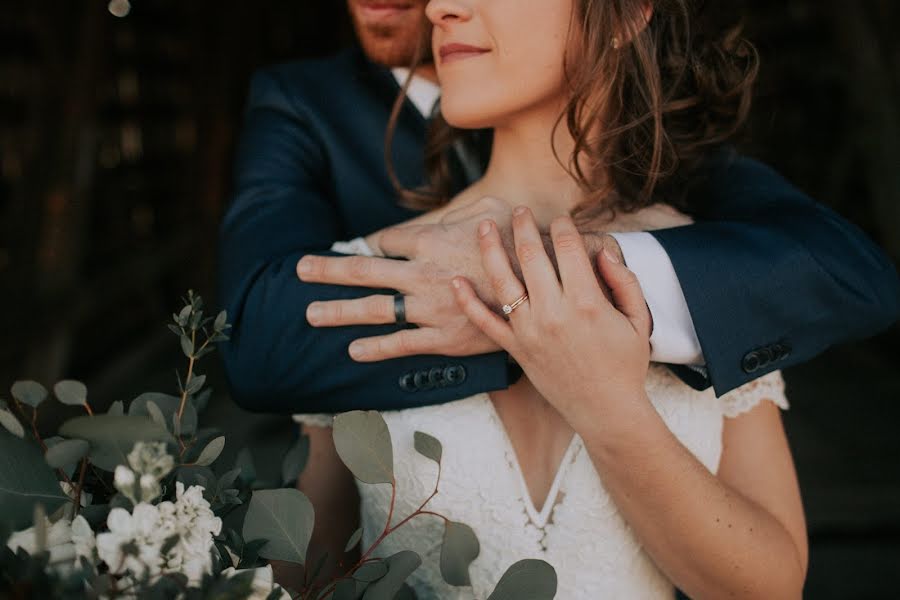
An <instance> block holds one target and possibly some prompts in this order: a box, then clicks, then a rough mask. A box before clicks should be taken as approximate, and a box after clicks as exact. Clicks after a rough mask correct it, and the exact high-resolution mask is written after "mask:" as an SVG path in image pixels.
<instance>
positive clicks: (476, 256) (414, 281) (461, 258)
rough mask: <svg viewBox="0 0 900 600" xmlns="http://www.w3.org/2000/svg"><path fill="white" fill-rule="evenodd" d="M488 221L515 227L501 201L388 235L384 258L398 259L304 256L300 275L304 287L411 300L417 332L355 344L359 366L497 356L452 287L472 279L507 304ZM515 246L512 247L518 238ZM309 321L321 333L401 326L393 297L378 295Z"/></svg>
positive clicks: (489, 297)
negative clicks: (490, 256)
mask: <svg viewBox="0 0 900 600" xmlns="http://www.w3.org/2000/svg"><path fill="white" fill-rule="evenodd" d="M486 218H489V219H493V220H495V222H497V223H498V224H501V226H502V224H503V223H509V221H510V209H509V207H508V205H507V204H506V203H505V202H501V201H499V200H492V199H485V200H481V201H479V202H476V203H474V204H472V205H470V206H468V207H466V208H463V209H460V210H456V211H452V212H450V213H448V214H447V215H446V216H445V217H444V219H443V220H442V222H441V223H439V224H434V225H414V226H405V227H403V226H401V227H394V228H391V229H387V230H385V231H384V232H382V234H381V236H380V238H379V242H380V246H381V250H382V251H383V252H384V254H385V255H386V256H391V257H396V258H374V257H365V256H348V257H324V256H305V257H303V258H302V259H301V260H300V261H299V262H298V263H297V274H298V276H299V277H300V279H302V280H303V281H305V282H311V283H329V284H335V285H347V286H362V287H370V288H378V289H393V290H397V291H398V292H400V293H402V294H404V295H405V303H406V319H407V321H408V322H410V323H414V324H415V325H417V326H418V327H417V328H415V329H402V330H400V331H398V332H395V333H392V334H390V335H385V336H378V337H370V338H363V339H359V340H356V341H354V342H353V343H352V344H351V345H350V356H351V357H352V358H353V359H354V360H357V361H360V362H374V361H380V360H386V359H389V358H397V357H401V356H414V355H422V354H436V355H444V356H471V355H475V354H484V353H487V352H494V351H497V350H499V349H500V348H499V347H498V346H497V345H496V344H495V343H494V342H492V341H491V340H490V339H489V338H488V337H487V336H486V335H484V333H483V332H482V331H481V330H480V329H478V328H477V327H475V326H474V325H472V324H471V323H470V322H469V320H468V318H467V317H466V316H465V314H463V312H462V310H461V309H460V308H459V306H458V304H457V302H456V300H455V298H454V295H453V290H452V287H451V280H452V279H453V278H454V277H456V276H462V277H466V278H467V279H468V280H469V281H471V282H473V285H474V287H475V290H476V293H479V294H480V295H481V298H482V299H483V300H484V301H485V302H486V303H487V304H488V305H489V306H499V305H500V304H502V302H497V301H496V300H495V299H494V294H493V288H492V286H491V283H490V282H489V281H488V280H487V277H486V276H485V274H484V269H483V268H482V265H481V255H480V252H479V250H478V235H477V228H478V224H479V223H480V222H481V221H483V220H484V219H486ZM506 229H508V227H507V228H506ZM509 242H510V247H511V242H512V240H511V238H510V240H509ZM401 258H405V259H407V260H399V259H401ZM507 301H509V300H504V302H507ZM306 317H307V320H308V321H309V323H310V324H311V325H313V326H314V327H339V326H345V325H383V324H388V323H394V322H395V317H394V301H393V297H392V296H389V295H384V294H379V295H372V296H368V297H365V298H359V299H355V300H333V301H328V302H314V303H312V304H310V305H309V307H308V309H307V311H306Z"/></svg>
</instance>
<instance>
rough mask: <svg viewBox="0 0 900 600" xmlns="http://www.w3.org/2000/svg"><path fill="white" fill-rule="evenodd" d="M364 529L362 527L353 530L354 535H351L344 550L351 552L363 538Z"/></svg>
mask: <svg viewBox="0 0 900 600" xmlns="http://www.w3.org/2000/svg"><path fill="white" fill-rule="evenodd" d="M362 534H363V530H362V527H360V528H359V529H357V530H356V531H354V532H353V535H351V536H350V539H349V540H347V545H346V546H344V552H350V551H351V550H353V548H355V547H356V545H357V544H358V543H359V540H361V539H362Z"/></svg>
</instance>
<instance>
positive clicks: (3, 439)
mask: <svg viewBox="0 0 900 600" xmlns="http://www.w3.org/2000/svg"><path fill="white" fill-rule="evenodd" d="M66 501H68V497H67V496H66V495H65V494H64V493H63V491H62V489H61V488H60V487H59V481H57V479H56V475H54V473H53V469H51V468H50V466H49V465H47V463H46V462H45V461H44V457H43V456H42V455H41V451H40V449H39V448H38V447H37V446H36V445H34V444H33V443H30V442H27V441H25V440H21V439H19V438H16V437H13V436H11V435H9V434H8V433H6V432H5V431H0V507H2V511H0V521H2V522H3V524H4V525H5V526H7V527H10V528H11V529H13V530H17V529H22V528H25V527H28V526H29V525H31V522H32V517H33V515H34V507H35V505H37V504H38V503H40V504H42V505H43V506H44V509H45V510H46V511H47V512H48V513H52V512H53V511H55V510H56V509H57V508H59V507H60V506H62V504H63V503H64V502H66Z"/></svg>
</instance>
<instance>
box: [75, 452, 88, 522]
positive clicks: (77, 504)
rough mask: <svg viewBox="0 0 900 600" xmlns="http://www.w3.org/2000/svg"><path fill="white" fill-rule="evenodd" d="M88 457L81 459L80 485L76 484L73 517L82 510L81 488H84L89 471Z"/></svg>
mask: <svg viewBox="0 0 900 600" xmlns="http://www.w3.org/2000/svg"><path fill="white" fill-rule="evenodd" d="M87 465H88V459H87V457H86V456H85V457H84V458H82V459H81V471H80V472H79V473H78V485H77V486H75V507H74V509H73V512H72V517H73V518H74V517H77V516H78V511H79V510H81V490H82V489H83V488H84V474H85V472H86V471H87Z"/></svg>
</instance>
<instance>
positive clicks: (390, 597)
mask: <svg viewBox="0 0 900 600" xmlns="http://www.w3.org/2000/svg"><path fill="white" fill-rule="evenodd" d="M384 562H385V563H386V564H387V568H388V572H387V575H385V576H384V577H382V578H381V579H379V580H378V581H376V582H375V583H373V584H371V585H370V586H369V587H368V588H366V593H365V594H363V600H394V596H395V595H396V594H397V593H398V592H399V591H400V590H401V588H402V587H403V583H404V582H405V581H406V579H407V577H409V576H410V575H412V573H413V571H415V570H416V569H418V568H419V565H421V564H422V559H421V558H420V557H419V555H418V554H416V553H415V552H412V551H411V550H403V551H401V552H398V553H397V554H394V555H392V556H389V557H388V558H386V559H385V560H384Z"/></svg>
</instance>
